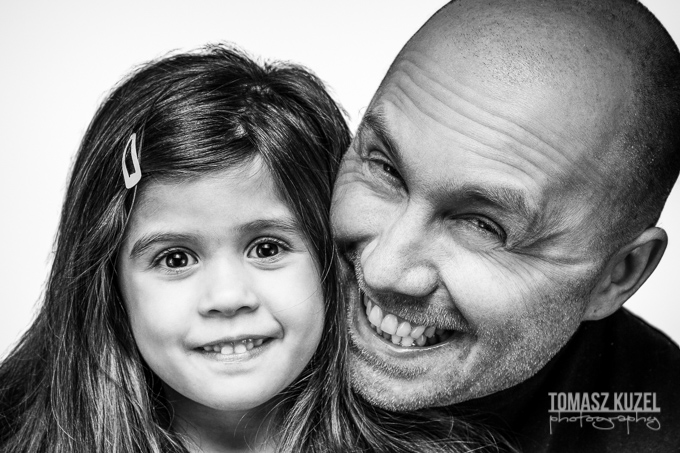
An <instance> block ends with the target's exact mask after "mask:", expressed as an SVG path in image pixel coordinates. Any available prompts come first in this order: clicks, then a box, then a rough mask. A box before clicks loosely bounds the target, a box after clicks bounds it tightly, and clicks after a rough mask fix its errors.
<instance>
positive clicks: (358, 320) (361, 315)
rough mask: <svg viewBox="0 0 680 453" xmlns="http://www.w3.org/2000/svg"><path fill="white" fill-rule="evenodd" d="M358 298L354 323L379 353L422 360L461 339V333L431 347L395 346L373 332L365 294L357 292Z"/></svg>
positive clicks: (361, 334) (364, 338) (454, 334)
mask: <svg viewBox="0 0 680 453" xmlns="http://www.w3.org/2000/svg"><path fill="white" fill-rule="evenodd" d="M357 296H358V297H357V298H356V299H357V300H356V302H355V304H354V306H353V308H354V310H355V311H354V313H353V318H354V320H353V322H354V324H355V326H356V330H357V332H358V333H359V336H360V337H362V339H363V341H364V342H367V343H370V344H371V345H372V346H374V347H375V348H376V350H377V351H381V352H383V353H386V354H388V355H391V356H395V357H400V358H420V357H423V356H425V355H429V354H435V353H436V352H437V351H439V350H440V349H442V348H445V347H447V346H449V345H450V344H451V343H452V342H453V341H455V340H456V339H458V338H460V336H461V334H462V333H461V332H454V333H453V335H452V336H451V338H449V339H448V340H446V341H443V342H441V343H437V344H434V345H431V346H412V347H403V346H398V345H395V344H393V343H391V342H388V341H387V340H386V339H385V338H383V337H381V336H380V335H378V334H377V333H376V332H375V331H374V330H373V327H372V326H371V324H370V322H369V320H368V318H367V317H366V313H365V310H364V303H363V300H362V299H363V293H362V292H361V291H357ZM354 341H356V340H354ZM362 349H365V348H362Z"/></svg>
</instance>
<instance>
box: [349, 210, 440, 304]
mask: <svg viewBox="0 0 680 453" xmlns="http://www.w3.org/2000/svg"><path fill="white" fill-rule="evenodd" d="M430 230H431V228H430V227H429V225H428V222H427V217H426V213H425V212H423V210H420V209H417V208H411V207H408V208H406V209H405V210H404V211H403V212H401V213H399V214H396V215H395V216H394V217H392V218H390V219H389V220H386V221H385V223H383V225H382V230H381V231H380V232H379V234H378V235H376V236H375V237H374V238H373V240H372V241H370V242H369V243H368V244H367V245H366V247H365V248H364V250H363V251H362V253H361V266H362V271H363V278H364V282H365V283H366V285H367V286H368V288H369V289H371V290H373V291H377V292H388V293H399V294H403V295H405V296H410V297H425V296H427V295H429V294H431V293H432V292H434V291H435V290H436V289H437V286H438V284H439V275H438V271H437V268H436V265H435V263H434V261H433V260H432V244H431V241H430V239H428V238H429V236H430V235H431V231H430Z"/></svg>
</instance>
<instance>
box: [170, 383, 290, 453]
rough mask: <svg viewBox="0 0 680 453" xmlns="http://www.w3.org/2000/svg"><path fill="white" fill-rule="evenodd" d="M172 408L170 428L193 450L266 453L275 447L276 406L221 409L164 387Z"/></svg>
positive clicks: (215, 452)
mask: <svg viewBox="0 0 680 453" xmlns="http://www.w3.org/2000/svg"><path fill="white" fill-rule="evenodd" d="M166 394H167V395H168V400H169V402H170V404H171V405H172V408H173V411H174V419H173V422H172V428H173V430H175V431H176V432H177V433H178V434H180V435H181V436H182V437H183V438H184V440H185V446H186V447H187V449H188V450H189V451H190V452H192V453H246V452H247V453H269V452H273V451H274V450H275V445H276V444H275V439H274V437H275V436H276V432H277V430H276V425H275V420H276V413H275V411H276V409H275V403H274V404H270V403H268V404H265V405H263V406H260V407H256V408H253V409H250V410H242V411H221V410H217V409H212V408H209V407H206V406H203V405H201V404H198V403H196V402H194V401H191V400H188V399H186V398H184V397H182V396H181V395H178V394H177V393H176V392H174V391H173V390H172V389H168V388H166Z"/></svg>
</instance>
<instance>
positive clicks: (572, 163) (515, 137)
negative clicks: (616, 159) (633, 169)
mask: <svg viewBox="0 0 680 453" xmlns="http://www.w3.org/2000/svg"><path fill="white" fill-rule="evenodd" d="M400 58H401V60H400V61H399V62H398V63H396V64H395V65H394V67H395V68H394V69H393V71H392V73H393V74H392V77H394V76H395V74H402V78H401V80H402V81H403V82H405V83H404V88H406V87H408V88H412V89H413V91H414V93H418V94H422V95H424V96H425V97H427V101H420V102H418V101H417V99H418V97H419V96H417V95H409V93H408V92H407V90H405V89H404V88H401V87H400V89H399V91H400V92H402V93H403V94H404V96H405V97H406V98H408V99H409V100H410V101H411V104H412V105H413V106H414V107H415V108H416V109H417V110H419V111H421V112H423V114H424V115H425V116H427V117H428V118H430V119H432V120H433V121H434V122H435V123H439V124H441V125H443V126H445V127H447V128H449V129H450V130H451V131H454V132H457V133H458V134H460V135H462V136H464V137H466V138H468V139H471V140H473V141H476V142H478V143H481V144H483V145H485V146H486V147H487V148H488V149H490V150H491V151H490V152H491V154H493V155H494V156H500V157H504V156H506V155H508V154H509V153H503V152H501V150H503V149H504V148H506V147H510V148H511V149H517V150H521V151H522V157H523V162H522V163H521V165H526V164H529V165H531V166H532V167H533V168H534V169H536V170H538V171H539V172H541V173H544V174H546V173H547V172H546V171H545V170H543V169H542V168H541V165H547V166H550V167H551V168H557V169H560V168H562V169H565V168H570V167H571V168H575V169H576V170H578V171H577V172H578V173H579V174H580V175H582V176H583V177H585V178H586V179H588V180H589V181H591V182H596V183H597V184H598V185H600V182H601V180H602V174H601V172H599V171H597V170H598V169H597V168H596V166H594V165H592V162H590V160H589V159H582V158H579V156H576V155H574V156H570V155H569V153H565V152H560V151H559V147H558V146H555V145H554V144H556V143H561V142H564V141H565V138H564V137H561V136H560V135H559V134H555V133H553V132H552V131H550V130H549V129H547V128H541V129H542V130H541V134H542V135H543V136H544V138H542V137H541V136H540V135H539V134H538V132H536V131H535V129H537V128H539V127H540V124H527V125H526V126H524V125H521V124H518V123H515V122H513V121H512V120H511V119H509V118H508V115H507V113H505V112H503V111H500V110H499V108H498V107H494V105H493V101H495V102H497V103H498V102H499V100H498V99H493V98H489V97H488V96H486V95H485V94H484V93H479V92H475V91H474V90H472V89H471V88H470V87H468V86H466V85H464V84H463V83H461V82H459V81H457V80H456V79H454V78H453V77H451V76H450V75H448V74H447V73H446V71H445V70H444V69H443V68H441V67H440V66H439V65H438V64H437V63H436V62H435V61H434V60H432V59H431V58H429V57H427V56H426V55H424V54H422V53H421V52H416V51H405V52H404V53H403V55H402V56H401V57H400ZM409 82H410V83H409ZM423 86H425V87H431V88H432V91H434V93H430V92H429V91H428V90H426V89H425V88H423ZM447 99H449V102H446V100H447ZM487 99H488V100H489V101H491V102H487ZM458 104H461V105H462V106H463V107H464V109H461V108H460V107H459V108H456V106H457V105H458ZM503 104H505V102H503ZM434 105H440V106H443V107H444V109H442V110H446V111H447V112H451V113H453V114H455V115H457V116H458V117H459V118H463V119H464V120H466V121H469V122H472V123H473V124H474V125H475V127H479V126H481V127H485V128H487V129H488V130H490V131H492V132H493V133H495V134H483V133H480V134H475V135H471V134H469V133H465V132H462V131H461V130H460V127H458V126H457V124H456V123H455V121H454V120H453V119H449V117H448V115H446V114H444V115H441V116H440V118H441V120H437V119H436V118H437V115H436V110H435V109H434V108H433V106H434ZM514 109H515V106H513V105H511V106H509V108H508V110H507V111H508V112H512V111H513V110H514ZM461 110H467V111H469V113H467V114H466V113H462V112H461ZM510 118H511V117H510ZM537 121H540V120H537ZM532 126H533V127H532ZM501 128H502V129H501ZM499 136H502V137H503V138H504V139H503V140H500V139H499ZM579 144H582V143H579ZM476 148H477V149H479V147H476ZM492 158H493V157H492ZM503 161H504V162H505V163H508V164H509V162H508V160H507V159H503ZM516 168H517V167H516ZM520 170H521V171H525V170H524V169H520ZM560 171H562V172H564V170H560ZM525 173H527V174H528V172H526V171H525ZM599 188H604V186H601V185H600V187H599Z"/></svg>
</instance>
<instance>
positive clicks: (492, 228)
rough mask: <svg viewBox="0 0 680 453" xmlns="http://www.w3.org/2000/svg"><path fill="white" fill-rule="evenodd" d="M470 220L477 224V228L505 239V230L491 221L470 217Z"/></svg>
mask: <svg viewBox="0 0 680 453" xmlns="http://www.w3.org/2000/svg"><path fill="white" fill-rule="evenodd" d="M468 222H470V223H471V224H473V225H474V226H476V227H477V228H479V229H481V230H484V231H486V232H488V233H491V234H493V235H495V236H498V237H499V238H500V239H502V240H505V232H504V231H503V230H502V229H501V228H500V227H498V226H497V225H496V224H494V223H493V222H491V221H486V220H484V219H480V218H470V219H468Z"/></svg>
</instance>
